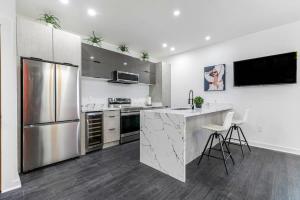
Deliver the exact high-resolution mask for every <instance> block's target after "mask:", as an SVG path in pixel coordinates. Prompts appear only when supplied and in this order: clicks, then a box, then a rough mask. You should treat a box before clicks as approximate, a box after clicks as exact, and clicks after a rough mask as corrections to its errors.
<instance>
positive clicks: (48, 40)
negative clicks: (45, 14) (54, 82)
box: [17, 17, 53, 61]
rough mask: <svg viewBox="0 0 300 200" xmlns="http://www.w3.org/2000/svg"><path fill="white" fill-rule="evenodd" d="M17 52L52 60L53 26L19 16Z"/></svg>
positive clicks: (20, 54)
mask: <svg viewBox="0 0 300 200" xmlns="http://www.w3.org/2000/svg"><path fill="white" fill-rule="evenodd" d="M17 54H18V56H23V57H35V58H40V59H44V60H49V61H52V60H53V47H52V28H51V27H49V26H45V25H43V24H40V23H37V22H34V21H30V20H27V19H24V18H21V17H18V19H17Z"/></svg>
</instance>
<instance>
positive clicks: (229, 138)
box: [228, 126, 234, 147]
mask: <svg viewBox="0 0 300 200" xmlns="http://www.w3.org/2000/svg"><path fill="white" fill-rule="evenodd" d="M233 129H234V127H233V126H232V129H231V131H230V136H229V142H228V147H229V145H230V144H231V138H232V132H233Z"/></svg>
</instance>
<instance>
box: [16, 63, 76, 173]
mask: <svg viewBox="0 0 300 200" xmlns="http://www.w3.org/2000/svg"><path fill="white" fill-rule="evenodd" d="M21 69H22V95H21V96H22V171H23V172H27V171H29V170H33V169H35V168H38V167H42V166H45V165H49V164H52V163H56V162H59V161H63V160H66V159H70V158H73V157H76V156H79V152H80V121H79V116H80V115H79V70H78V67H77V66H72V65H64V64H56V63H50V62H43V61H40V60H34V59H25V58H24V59H22V68H21Z"/></svg>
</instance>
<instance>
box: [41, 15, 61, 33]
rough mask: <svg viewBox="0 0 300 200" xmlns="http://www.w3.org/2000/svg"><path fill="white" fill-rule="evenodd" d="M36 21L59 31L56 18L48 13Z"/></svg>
mask: <svg viewBox="0 0 300 200" xmlns="http://www.w3.org/2000/svg"><path fill="white" fill-rule="evenodd" d="M38 20H40V21H42V22H44V23H46V24H47V25H50V26H52V27H53V28H56V29H61V26H60V21H59V19H58V18H57V17H56V16H54V15H52V14H50V13H44V14H42V15H41V17H40V18H39V19H38Z"/></svg>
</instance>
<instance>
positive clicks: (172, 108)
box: [172, 108, 192, 110]
mask: <svg viewBox="0 0 300 200" xmlns="http://www.w3.org/2000/svg"><path fill="white" fill-rule="evenodd" d="M172 110H192V108H172Z"/></svg>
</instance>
